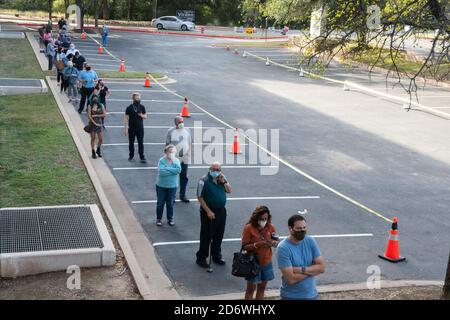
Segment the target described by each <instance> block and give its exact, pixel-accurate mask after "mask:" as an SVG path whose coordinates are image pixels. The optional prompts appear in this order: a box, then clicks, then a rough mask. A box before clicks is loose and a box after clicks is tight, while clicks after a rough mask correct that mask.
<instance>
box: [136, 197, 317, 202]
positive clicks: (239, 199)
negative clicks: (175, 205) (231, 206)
mask: <svg viewBox="0 0 450 320" xmlns="http://www.w3.org/2000/svg"><path fill="white" fill-rule="evenodd" d="M298 199H303V200H306V199H320V197H319V196H292V197H288V196H286V197H240V198H228V197H227V201H244V200H298ZM157 201H158V200H141V201H132V202H131V203H133V204H144V203H156V202H157ZM189 201H191V202H196V201H198V199H197V198H192V199H189ZM175 202H181V200H175Z"/></svg>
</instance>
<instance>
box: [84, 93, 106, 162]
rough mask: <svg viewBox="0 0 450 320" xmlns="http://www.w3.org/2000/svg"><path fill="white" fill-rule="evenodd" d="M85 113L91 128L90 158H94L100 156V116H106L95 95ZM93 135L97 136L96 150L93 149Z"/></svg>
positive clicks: (101, 137) (101, 140) (101, 135)
mask: <svg viewBox="0 0 450 320" xmlns="http://www.w3.org/2000/svg"><path fill="white" fill-rule="evenodd" d="M87 114H88V119H89V126H90V130H91V149H92V158H93V159H96V158H97V156H99V157H100V158H101V157H102V153H101V149H100V148H101V146H102V143H103V131H102V122H101V120H100V119H101V118H104V117H106V111H105V108H103V106H102V104H101V103H100V102H99V101H98V98H97V97H95V98H94V100H93V101H92V106H91V105H89V106H88V107H87ZM95 136H97V138H98V142H97V150H95Z"/></svg>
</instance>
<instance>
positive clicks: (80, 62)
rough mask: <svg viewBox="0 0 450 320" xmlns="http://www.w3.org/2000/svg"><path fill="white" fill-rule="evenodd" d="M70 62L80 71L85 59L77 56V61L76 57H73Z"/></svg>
mask: <svg viewBox="0 0 450 320" xmlns="http://www.w3.org/2000/svg"><path fill="white" fill-rule="evenodd" d="M69 59H70V58H69ZM72 62H73V64H74V65H75V67H76V68H77V69H78V70H79V71H82V70H83V63H85V62H86V59H85V58H84V57H83V56H82V55H79V56H78V59H77V57H75V56H73V59H72Z"/></svg>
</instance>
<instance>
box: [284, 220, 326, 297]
mask: <svg viewBox="0 0 450 320" xmlns="http://www.w3.org/2000/svg"><path fill="white" fill-rule="evenodd" d="M288 228H289V236H288V237H287V238H286V239H284V240H283V241H281V242H280V244H279V245H278V250H277V260H278V268H279V269H280V270H281V273H282V282H281V288H280V296H281V299H282V300H316V299H317V298H318V293H317V289H316V278H315V277H316V276H318V275H319V274H321V273H324V272H325V261H324V259H323V257H322V255H321V254H320V250H319V246H318V245H317V243H316V241H315V240H314V239H313V238H312V237H310V236H307V235H306V231H307V229H306V220H305V218H304V217H303V216H301V215H299V214H295V215H293V216H291V217H290V218H289V220H288Z"/></svg>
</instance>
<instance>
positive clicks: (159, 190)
mask: <svg viewBox="0 0 450 320" xmlns="http://www.w3.org/2000/svg"><path fill="white" fill-rule="evenodd" d="M176 192H177V188H163V187H159V186H156V199H157V201H156V219H158V220H161V219H162V217H163V211H164V205H166V210H167V220H172V219H173V199H174V197H175V194H176Z"/></svg>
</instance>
